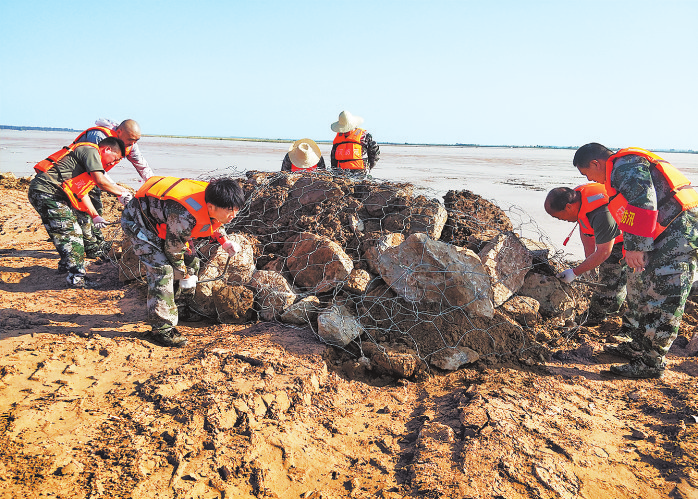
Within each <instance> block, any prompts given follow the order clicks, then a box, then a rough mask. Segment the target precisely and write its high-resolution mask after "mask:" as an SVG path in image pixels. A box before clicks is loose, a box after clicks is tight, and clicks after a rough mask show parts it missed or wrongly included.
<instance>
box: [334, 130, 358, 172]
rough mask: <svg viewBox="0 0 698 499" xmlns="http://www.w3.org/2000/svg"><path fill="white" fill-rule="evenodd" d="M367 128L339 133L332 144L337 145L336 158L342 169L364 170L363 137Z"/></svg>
mask: <svg viewBox="0 0 698 499" xmlns="http://www.w3.org/2000/svg"><path fill="white" fill-rule="evenodd" d="M365 131H366V130H364V129H362V128H355V129H354V130H352V131H351V132H348V133H347V134H344V133H338V134H337V136H336V137H335V138H334V141H333V142H332V144H333V145H334V146H336V147H335V150H334V159H335V160H336V161H337V165H338V166H339V167H340V168H341V169H342V170H364V169H365V166H364V160H363V146H362V145H361V137H363V134H364V132H365Z"/></svg>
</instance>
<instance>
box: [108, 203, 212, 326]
mask: <svg viewBox="0 0 698 499" xmlns="http://www.w3.org/2000/svg"><path fill="white" fill-rule="evenodd" d="M130 206H131V204H129V207H130ZM134 218H136V217H133V214H132V213H131V211H130V210H124V212H123V214H122V216H121V227H122V228H123V230H124V233H125V234H126V235H127V236H128V238H129V239H130V240H131V244H132V248H133V251H134V252H135V254H136V255H137V256H138V258H139V260H140V261H141V263H142V264H143V265H144V266H145V269H146V280H147V282H148V301H147V304H146V306H147V308H148V322H149V323H150V324H151V326H152V328H153V329H154V330H155V329H169V328H171V327H174V326H176V325H177V322H178V321H179V316H178V313H177V302H178V301H180V300H181V301H183V302H185V303H193V300H194V291H195V288H192V289H187V290H180V289H179V286H178V280H179V279H181V278H182V277H183V276H182V275H181V273H180V272H178V271H175V269H174V267H172V265H171V263H170V261H169V260H168V259H167V256H166V255H165V253H164V252H163V251H162V240H161V239H160V238H159V237H157V235H155V234H153V233H152V232H151V231H149V230H147V229H144V228H143V227H142V226H141V225H139V224H138V222H137V221H136V220H134ZM184 263H185V265H186V266H187V268H188V269H191V270H194V271H196V272H197V273H198V271H199V260H198V258H195V257H194V256H186V255H185V258H184ZM175 274H177V275H175Z"/></svg>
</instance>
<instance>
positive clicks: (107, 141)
mask: <svg viewBox="0 0 698 499" xmlns="http://www.w3.org/2000/svg"><path fill="white" fill-rule="evenodd" d="M99 147H111V148H112V149H115V148H117V147H118V148H119V151H121V157H122V158H123V157H124V156H126V146H125V145H124V141H123V140H121V139H117V138H116V137H105V138H103V139H102V140H100V141H99Z"/></svg>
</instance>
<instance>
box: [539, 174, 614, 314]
mask: <svg viewBox="0 0 698 499" xmlns="http://www.w3.org/2000/svg"><path fill="white" fill-rule="evenodd" d="M545 211H546V212H547V213H548V215H550V216H552V217H555V218H557V219H559V220H564V221H566V222H578V223H579V235H580V237H581V239H582V245H583V247H584V256H585V260H584V261H583V262H582V263H580V264H579V265H577V266H576V267H574V268H572V269H567V270H565V271H564V272H561V273H559V274H558V275H557V277H559V278H560V279H562V280H563V281H565V282H567V283H571V282H572V281H574V280H575V279H576V278H577V277H578V276H580V275H582V274H583V273H585V272H588V271H590V270H593V269H595V268H597V267H598V268H599V282H600V283H601V284H603V285H604V286H605V287H604V288H602V289H600V290H599V289H595V290H594V294H593V296H592V297H591V303H590V304H589V315H588V317H587V320H586V324H587V325H589V326H593V325H596V324H599V323H600V322H603V320H604V319H605V318H606V316H608V315H613V314H617V313H618V312H619V311H620V308H621V307H622V305H623V302H624V301H625V297H626V294H627V291H626V283H627V280H628V275H627V267H625V266H624V265H622V264H621V263H620V261H621V259H622V258H623V235H622V234H621V232H620V230H619V229H618V224H617V223H616V221H615V220H614V219H613V217H612V216H611V213H610V212H609V211H608V195H607V194H606V189H605V188H604V186H603V184H599V183H597V182H592V183H589V184H584V185H580V186H578V187H576V188H574V189H570V188H569V187H556V188H555V189H553V190H551V191H550V192H549V193H548V196H547V197H546V198H545Z"/></svg>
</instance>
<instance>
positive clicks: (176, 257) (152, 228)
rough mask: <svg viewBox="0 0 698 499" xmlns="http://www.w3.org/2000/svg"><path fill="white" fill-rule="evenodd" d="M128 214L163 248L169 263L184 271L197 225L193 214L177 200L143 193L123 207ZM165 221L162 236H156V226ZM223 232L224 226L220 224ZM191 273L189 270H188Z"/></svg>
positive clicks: (185, 271) (151, 239)
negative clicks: (188, 248)
mask: <svg viewBox="0 0 698 499" xmlns="http://www.w3.org/2000/svg"><path fill="white" fill-rule="evenodd" d="M126 210H128V212H129V215H130V218H131V219H132V220H135V221H136V222H137V223H138V225H140V226H141V228H142V229H145V230H142V232H144V233H145V235H146V237H147V238H148V240H150V241H151V242H153V243H155V244H158V245H159V246H160V247H161V248H162V252H163V253H164V254H165V256H166V257H167V259H168V260H169V262H170V264H171V265H172V267H173V268H174V269H175V270H178V271H179V272H182V273H187V265H185V258H184V255H185V252H186V251H188V250H187V242H188V241H189V240H190V239H191V232H192V230H193V229H194V227H195V226H196V218H194V216H193V215H192V214H191V213H189V211H188V210H187V209H186V208H185V207H184V206H183V205H181V204H179V203H178V202H177V201H172V200H169V199H165V200H162V199H157V198H154V197H150V196H146V197H143V198H134V199H133V200H132V201H131V202H130V203H129V204H128V206H127V207H126ZM160 224H166V226H167V231H166V233H165V239H164V240H163V239H161V238H160V237H158V236H157V227H158V225H160ZM220 230H221V232H222V233H223V234H224V232H223V231H224V229H223V228H222V227H221V229H220ZM189 273H191V272H189Z"/></svg>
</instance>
